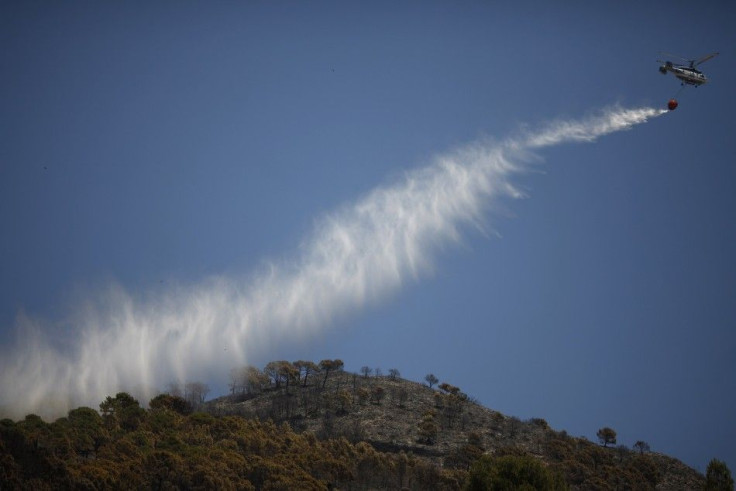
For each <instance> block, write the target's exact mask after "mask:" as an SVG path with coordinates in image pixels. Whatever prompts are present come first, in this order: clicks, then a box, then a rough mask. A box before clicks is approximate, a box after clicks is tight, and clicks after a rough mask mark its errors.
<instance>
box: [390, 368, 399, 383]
mask: <svg viewBox="0 0 736 491" xmlns="http://www.w3.org/2000/svg"><path fill="white" fill-rule="evenodd" d="M399 377H401V373H399V371H398V370H397V369H396V368H390V369H389V370H388V378H390V379H391V380H396V379H397V378H399Z"/></svg>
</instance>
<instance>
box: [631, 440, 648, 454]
mask: <svg viewBox="0 0 736 491" xmlns="http://www.w3.org/2000/svg"><path fill="white" fill-rule="evenodd" d="M634 449H636V450H638V451H639V453H640V454H642V455H643V454H644V453H645V452H649V444H648V443H647V442H645V441H643V440H637V442H636V443H635V444H634Z"/></svg>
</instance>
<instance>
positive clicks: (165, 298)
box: [0, 108, 667, 417]
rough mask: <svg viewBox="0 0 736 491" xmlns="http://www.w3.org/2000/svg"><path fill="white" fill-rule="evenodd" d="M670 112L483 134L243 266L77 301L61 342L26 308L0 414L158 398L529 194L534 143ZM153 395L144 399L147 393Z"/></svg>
mask: <svg viewBox="0 0 736 491" xmlns="http://www.w3.org/2000/svg"><path fill="white" fill-rule="evenodd" d="M665 112H667V111H664V110H658V109H652V108H638V109H622V108H614V109H609V110H606V111H604V112H603V113H602V114H600V115H597V116H594V117H590V118H586V119H581V120H576V121H557V122H554V123H551V124H549V125H547V126H545V127H543V128H542V129H540V130H538V131H528V132H526V133H524V134H522V135H520V136H517V137H515V138H509V139H507V140H505V141H500V142H498V141H496V142H489V141H478V142H473V143H470V144H468V145H465V146H463V147H461V148H458V149H456V150H455V151H452V152H449V153H447V154H445V155H440V156H437V157H436V158H435V159H434V161H433V162H432V163H431V164H430V165H428V166H427V167H424V168H420V169H417V170H414V171H411V172H408V173H407V174H406V175H405V176H403V177H402V178H401V179H398V180H397V181H396V182H395V183H393V184H391V185H387V186H382V187H378V188H376V189H374V190H373V191H371V192H370V193H368V194H367V195H365V196H364V197H362V198H361V199H359V200H357V201H355V202H353V203H348V204H346V205H344V206H342V207H341V208H339V209H338V210H336V211H334V212H332V213H328V214H326V215H324V216H322V217H321V218H320V219H319V220H318V222H317V224H316V225H315V227H314V229H313V231H312V232H311V234H310V235H309V237H307V238H306V239H305V241H304V247H303V248H301V249H300V251H301V252H300V253H299V254H297V255H294V256H293V257H287V258H285V259H283V260H281V261H278V262H274V263H270V264H269V266H268V267H267V268H264V271H262V272H260V273H258V274H253V275H251V276H250V277H247V278H233V277H227V276H222V277H216V278H209V279H207V280H204V281H202V282H201V283H199V284H195V285H189V286H177V287H171V288H170V289H169V290H167V291H166V292H165V293H162V294H159V295H148V296H144V299H141V298H140V296H135V295H132V294H130V293H128V292H127V291H126V290H125V289H124V288H123V287H121V286H120V285H115V284H113V285H110V286H109V287H108V288H107V289H106V290H105V291H104V292H102V293H99V294H98V295H95V297H94V298H91V299H89V300H87V301H85V302H84V303H83V304H82V305H79V306H75V307H74V308H73V309H72V310H73V315H72V316H71V318H69V319H67V320H65V322H64V324H65V325H69V326H72V327H70V328H68V332H67V333H66V335H65V344H64V346H59V345H58V344H57V343H52V342H51V341H50V340H49V338H50V336H49V335H48V332H49V326H48V325H47V324H46V323H44V322H39V321H34V320H32V319H30V318H28V317H26V316H19V318H18V320H17V325H16V328H17V340H16V342H15V344H14V345H12V346H7V347H5V349H4V350H3V353H2V356H0V416H12V417H19V416H22V415H24V414H27V413H29V412H35V413H37V414H42V415H45V416H49V417H51V416H59V415H62V414H64V413H65V411H66V410H68V409H69V408H71V407H76V406H79V405H89V406H92V407H96V405H97V404H98V403H99V402H100V401H101V400H103V399H104V398H105V397H106V396H107V395H111V394H115V393H116V392H118V391H120V390H129V391H135V392H136V393H138V394H139V395H140V396H141V397H150V396H151V395H154V393H155V392H156V391H157V390H160V389H161V388H163V387H165V385H166V384H167V383H169V382H172V381H178V382H184V381H187V380H191V379H203V378H205V377H208V376H217V375H221V374H223V373H224V372H225V371H226V370H227V369H229V368H232V367H234V366H238V365H241V364H244V363H246V361H247V360H248V359H249V358H250V357H252V355H253V353H255V352H257V351H258V350H262V349H264V348H267V347H268V346H269V345H270V343H273V342H275V341H278V340H279V339H283V337H285V336H287V335H288V336H289V338H290V339H294V338H297V339H298V338H299V337H300V336H311V335H314V334H318V333H319V332H320V331H321V330H323V329H324V327H325V326H327V325H329V324H330V323H331V321H333V319H334V318H335V317H339V316H341V315H345V314H346V313H348V312H352V311H355V310H356V309H359V308H361V307H363V306H365V305H370V304H374V303H376V302H378V301H380V300H381V299H382V298H384V297H386V296H387V295H390V294H391V293H393V292H396V291H397V290H399V289H400V288H401V287H402V285H404V284H406V283H407V282H412V281H415V280H416V279H418V278H421V276H422V274H423V273H425V272H426V271H427V270H428V269H429V268H431V266H432V262H433V257H434V255H435V253H436V251H437V250H438V248H439V247H441V246H443V245H445V244H448V243H452V242H456V241H459V240H460V238H461V231H462V230H463V229H464V228H465V227H467V226H468V225H477V226H479V227H481V228H482V227H483V226H484V224H485V223H486V222H487V216H488V214H489V212H490V211H491V210H492V207H493V205H494V203H496V202H497V201H498V200H499V199H503V198H508V197H511V198H517V197H520V196H522V193H521V192H520V191H519V190H518V189H517V188H516V187H515V186H514V184H513V182H512V178H513V177H514V176H515V175H516V174H518V173H519V172H523V171H524V170H525V169H526V168H527V167H528V164H527V162H528V158H527V156H528V154H529V152H530V151H534V150H535V149H538V148H542V147H545V146H551V145H556V144H559V143H564V142H569V141H593V140H595V139H596V138H597V137H599V136H602V135H605V134H608V133H612V132H616V131H621V130H625V129H629V128H631V127H632V126H634V125H637V124H640V123H644V122H646V121H647V120H649V119H651V118H653V117H656V116H659V115H661V114H663V113H665ZM144 400H147V399H144Z"/></svg>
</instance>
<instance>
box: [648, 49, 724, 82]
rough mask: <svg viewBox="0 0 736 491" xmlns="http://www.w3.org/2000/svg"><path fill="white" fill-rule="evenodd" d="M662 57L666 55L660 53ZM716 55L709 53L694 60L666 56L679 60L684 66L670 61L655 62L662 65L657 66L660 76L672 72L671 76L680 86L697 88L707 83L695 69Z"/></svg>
mask: <svg viewBox="0 0 736 491" xmlns="http://www.w3.org/2000/svg"><path fill="white" fill-rule="evenodd" d="M662 54H663V55H667V53H662ZM717 55H718V53H710V54H708V55H705V56H703V57H702V58H698V59H696V60H688V59H687V58H683V57H681V56H677V55H668V56H674V57H675V58H679V59H681V60H683V61H685V62H686V64H682V63H673V62H671V61H662V60H657V63H663V64H662V65H660V66H659V72H660V73H661V74H662V75H667V72H672V74H673V75H674V76H675V77H677V78H679V79H680V80H681V81H682V83H681V85H685V84H688V85H693V86H695V87H699V86H701V85H703V84H704V83H706V82H707V81H708V78H707V77H706V76H705V74H704V73H703V72H701V71H700V70H698V69H697V68H695V67H697V66H698V65H700V64H701V63H705V62H706V61H708V60H710V59H711V58H713V57H715V56H717Z"/></svg>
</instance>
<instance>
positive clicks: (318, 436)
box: [0, 360, 704, 491]
mask: <svg viewBox="0 0 736 491" xmlns="http://www.w3.org/2000/svg"><path fill="white" fill-rule="evenodd" d="M368 372H369V370H366V373H365V375H358V374H352V373H347V372H344V371H343V370H342V362H341V361H340V360H323V361H322V362H320V365H319V367H318V366H317V365H316V364H314V363H311V362H294V363H289V362H272V363H269V364H268V365H267V366H266V368H265V369H264V370H263V371H261V370H258V369H256V368H254V367H245V368H243V369H240V370H234V371H233V375H234V376H233V380H232V384H231V387H232V395H230V396H227V397H221V398H218V399H215V400H212V401H208V402H201V398H202V396H201V393H198V394H196V397H194V398H191V396H192V395H193V393H191V392H189V393H187V394H185V395H186V396H187V397H189V398H191V399H190V400H187V399H185V398H184V397H180V396H179V395H175V394H162V395H159V396H157V397H155V398H153V399H152V400H151V401H150V402H149V404H148V408H144V407H142V406H141V404H140V403H139V401H137V400H136V399H135V398H133V397H132V396H131V395H129V394H127V393H119V394H117V395H115V396H114V397H113V396H110V397H107V398H106V399H105V400H104V401H102V402H101V404H100V406H99V411H97V410H96V409H92V408H85V407H82V408H77V409H73V410H71V411H69V413H68V414H67V416H65V417H62V418H59V419H57V420H56V421H54V422H50V423H49V422H45V421H43V420H42V419H41V418H40V417H38V416H36V415H33V414H31V415H27V416H26V417H25V418H24V419H23V420H21V421H17V422H15V421H12V420H9V419H3V420H2V421H0V489H32V490H42V489H89V490H94V489H121V488H124V489H218V490H219V489H250V490H261V489H262V490H284V491H286V490H292V489H308V490H324V489H340V490H369V489H395V490H404V489H409V490H428V489H438V490H448V491H449V490H461V489H468V490H472V489H489V487H488V486H489V484H488V483H489V482H491V481H492V482H494V483H496V484H494V486H496V487H500V488H502V489H516V488H518V486H519V485H520V484H521V483H524V484H526V485H528V486H532V488H534V489H550V490H557V489H636V490H649V489H702V488H703V484H704V477H703V476H702V475H700V474H699V473H697V472H696V471H694V470H693V469H691V468H689V467H687V466H685V465H684V464H682V463H681V462H680V461H678V460H676V459H673V458H671V457H668V456H665V455H661V454H657V453H652V452H648V451H647V452H641V453H640V452H636V451H632V450H629V449H626V448H625V447H621V446H619V447H615V448H613V447H603V446H601V445H598V444H595V443H592V442H589V441H588V440H586V439H583V438H574V437H570V436H568V435H567V434H566V433H565V432H564V431H555V430H553V429H551V428H549V426H548V425H547V423H546V422H545V421H544V420H542V419H533V420H530V421H520V420H519V419H518V418H514V417H509V416H505V415H503V414H501V413H499V412H497V411H493V410H490V409H487V408H484V407H482V406H480V405H479V404H477V403H475V402H473V401H472V400H470V399H469V398H468V397H466V396H465V394H463V393H462V391H461V390H460V389H459V388H457V387H454V386H451V385H448V384H440V385H439V386H438V388H430V387H428V386H426V385H422V384H418V383H416V382H411V381H408V380H404V379H401V378H399V377H398V372H397V371H394V370H392V371H391V372H390V373H391V374H392V376H389V377H385V376H369V373H368ZM193 405H194V406H197V407H196V411H194V410H193V409H195V408H193ZM504 486H506V487H504ZM492 489H495V487H493V488H492Z"/></svg>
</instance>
